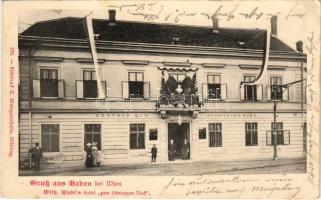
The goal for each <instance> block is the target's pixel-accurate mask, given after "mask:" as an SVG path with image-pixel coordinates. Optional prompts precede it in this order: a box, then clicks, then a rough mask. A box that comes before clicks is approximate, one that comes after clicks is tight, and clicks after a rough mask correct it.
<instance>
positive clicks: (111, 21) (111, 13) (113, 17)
mask: <svg viewBox="0 0 321 200" xmlns="http://www.w3.org/2000/svg"><path fill="white" fill-rule="evenodd" d="M108 14H109V25H110V26H114V25H116V10H108Z"/></svg>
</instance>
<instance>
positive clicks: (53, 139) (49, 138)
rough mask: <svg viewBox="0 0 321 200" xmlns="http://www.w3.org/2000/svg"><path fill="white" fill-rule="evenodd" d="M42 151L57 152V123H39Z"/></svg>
mask: <svg viewBox="0 0 321 200" xmlns="http://www.w3.org/2000/svg"><path fill="white" fill-rule="evenodd" d="M41 146H42V150H43V152H59V124H41Z"/></svg>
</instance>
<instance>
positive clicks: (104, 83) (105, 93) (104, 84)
mask: <svg viewBox="0 0 321 200" xmlns="http://www.w3.org/2000/svg"><path fill="white" fill-rule="evenodd" d="M101 86H102V88H103V91H104V97H107V82H106V81H101Z"/></svg>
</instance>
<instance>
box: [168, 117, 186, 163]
mask: <svg viewBox="0 0 321 200" xmlns="http://www.w3.org/2000/svg"><path fill="white" fill-rule="evenodd" d="M185 139H186V140H187V143H189V142H190V124H189V123H182V124H181V125H178V124H177V123H168V149H170V144H171V140H173V144H174V146H175V150H176V151H175V153H174V159H182V149H183V145H184V140H185ZM189 152H190V151H189ZM188 159H189V156H188Z"/></svg>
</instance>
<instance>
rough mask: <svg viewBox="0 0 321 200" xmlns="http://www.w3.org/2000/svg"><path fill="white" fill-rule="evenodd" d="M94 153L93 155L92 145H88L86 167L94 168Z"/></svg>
mask: <svg viewBox="0 0 321 200" xmlns="http://www.w3.org/2000/svg"><path fill="white" fill-rule="evenodd" d="M93 161H94V160H93V153H92V148H91V143H88V144H87V146H86V162H85V165H86V167H88V168H89V167H93V164H94V163H93Z"/></svg>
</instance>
